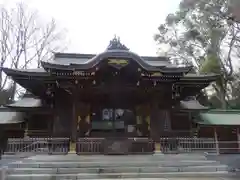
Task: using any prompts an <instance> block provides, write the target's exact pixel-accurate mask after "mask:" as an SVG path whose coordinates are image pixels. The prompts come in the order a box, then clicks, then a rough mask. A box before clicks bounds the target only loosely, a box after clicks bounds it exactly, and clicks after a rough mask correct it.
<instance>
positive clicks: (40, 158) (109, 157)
mask: <svg viewBox="0 0 240 180" xmlns="http://www.w3.org/2000/svg"><path fill="white" fill-rule="evenodd" d="M26 159H29V160H34V161H37V162H41V161H63V160H64V161H76V160H77V161H88V162H89V161H102V160H111V161H112V160H113V161H115V160H116V161H132V160H138V161H143V160H151V161H159V160H206V157H205V156H204V155H198V154H186V155H184V154H181V155H127V156H121V155H119V156H112V155H106V156H104V155H92V156H87V155H82V156H81V155H80V156H78V155H75V154H69V155H65V156H64V155H35V156H31V157H28V158H26Z"/></svg>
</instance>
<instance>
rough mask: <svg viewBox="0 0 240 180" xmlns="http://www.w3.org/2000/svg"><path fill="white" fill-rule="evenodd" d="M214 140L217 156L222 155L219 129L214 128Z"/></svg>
mask: <svg viewBox="0 0 240 180" xmlns="http://www.w3.org/2000/svg"><path fill="white" fill-rule="evenodd" d="M214 139H215V144H216V151H217V154H220V152H219V142H218V136H217V128H216V127H214Z"/></svg>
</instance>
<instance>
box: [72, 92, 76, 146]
mask: <svg viewBox="0 0 240 180" xmlns="http://www.w3.org/2000/svg"><path fill="white" fill-rule="evenodd" d="M73 96H74V97H75V98H74V99H73V103H72V129H71V130H72V131H71V132H72V133H71V142H76V140H77V112H76V109H77V99H76V93H74V94H73Z"/></svg>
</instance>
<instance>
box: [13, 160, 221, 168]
mask: <svg viewBox="0 0 240 180" xmlns="http://www.w3.org/2000/svg"><path fill="white" fill-rule="evenodd" d="M219 164H220V163H219V162H216V161H206V160H205V161H193V160H192V161H190V160H188V161H187V160H182V161H170V160H169V161H135V162H134V161H129V162H122V161H120V162H118V161H99V162H76V161H73V162H70V161H69V162H65V161H62V162H61V161H58V162H34V161H32V162H25V161H16V162H12V163H10V164H9V167H12V168H82V167H87V168H90V167H124V166H127V167H130V166H133V167H153V166H156V167H159V166H160V167H182V166H204V165H205V166H213V165H219Z"/></svg>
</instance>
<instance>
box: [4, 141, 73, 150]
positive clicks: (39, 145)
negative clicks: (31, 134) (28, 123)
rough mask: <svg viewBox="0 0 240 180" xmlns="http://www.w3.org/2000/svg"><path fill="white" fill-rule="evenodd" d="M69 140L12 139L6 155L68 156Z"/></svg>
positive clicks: (8, 143) (8, 144)
mask: <svg viewBox="0 0 240 180" xmlns="http://www.w3.org/2000/svg"><path fill="white" fill-rule="evenodd" d="M69 144H70V139H69V138H10V139H8V142H7V147H6V149H5V152H4V153H5V154H16V153H34V154H67V153H68V151H69Z"/></svg>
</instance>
